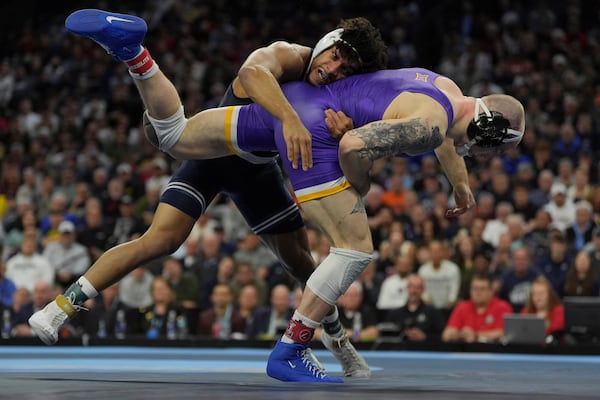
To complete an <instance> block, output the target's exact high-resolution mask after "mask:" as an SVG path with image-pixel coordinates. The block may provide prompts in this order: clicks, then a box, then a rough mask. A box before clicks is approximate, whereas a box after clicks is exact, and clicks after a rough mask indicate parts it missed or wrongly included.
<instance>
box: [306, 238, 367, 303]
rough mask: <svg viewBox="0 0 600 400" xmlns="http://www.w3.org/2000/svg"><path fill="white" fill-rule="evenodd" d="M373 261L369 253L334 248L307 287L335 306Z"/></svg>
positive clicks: (307, 283)
mask: <svg viewBox="0 0 600 400" xmlns="http://www.w3.org/2000/svg"><path fill="white" fill-rule="evenodd" d="M372 259H373V255H372V254H369V253H363V252H361V251H355V250H346V249H338V248H335V247H332V248H331V249H330V250H329V255H328V256H327V257H326V258H325V259H324V260H323V262H322V263H321V264H320V265H319V266H318V267H317V269H315V271H314V272H313V273H312V275H311V276H310V278H309V279H308V281H307V282H306V286H308V287H309V288H310V290H312V291H313V293H314V294H316V295H317V296H318V297H319V298H320V299H321V300H323V301H325V302H327V303H328V304H331V305H333V304H335V302H336V301H337V299H338V297H340V296H341V295H343V294H344V293H345V292H346V290H347V289H348V287H349V286H350V284H351V283H352V282H354V281H355V280H356V278H358V276H359V275H360V274H361V273H362V272H363V271H364V270H365V268H367V265H369V263H370V262H371V260H372Z"/></svg>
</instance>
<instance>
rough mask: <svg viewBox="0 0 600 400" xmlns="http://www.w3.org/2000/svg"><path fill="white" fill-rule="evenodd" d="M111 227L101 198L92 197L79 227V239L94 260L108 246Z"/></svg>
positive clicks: (86, 205)
mask: <svg viewBox="0 0 600 400" xmlns="http://www.w3.org/2000/svg"><path fill="white" fill-rule="evenodd" d="M109 229H110V227H109V226H108V224H107V223H106V220H105V219H104V215H103V214H102V204H101V203H100V200H99V199H98V198H97V197H90V198H89V199H88V200H87V201H86V202H85V214H84V217H83V220H82V222H81V223H80V224H79V227H78V228H77V241H78V242H79V243H81V244H82V245H84V246H85V247H86V248H87V251H88V253H89V255H90V259H91V261H92V262H94V261H96V260H97V259H98V258H99V257H100V256H101V255H102V254H103V253H104V251H105V250H106V249H107V248H108V246H107V242H108V232H109ZM130 239H131V238H130Z"/></svg>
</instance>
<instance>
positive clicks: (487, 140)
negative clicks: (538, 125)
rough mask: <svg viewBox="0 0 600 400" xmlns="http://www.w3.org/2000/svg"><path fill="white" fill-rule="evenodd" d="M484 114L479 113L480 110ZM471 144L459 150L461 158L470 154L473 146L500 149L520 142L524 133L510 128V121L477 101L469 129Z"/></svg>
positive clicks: (481, 101) (480, 101)
mask: <svg viewBox="0 0 600 400" xmlns="http://www.w3.org/2000/svg"><path fill="white" fill-rule="evenodd" d="M480 107H481V109H482V110H483V112H481V113H480V112H479V108H480ZM467 136H468V138H469V142H468V143H466V144H464V145H463V146H462V147H460V148H458V149H457V152H458V154H459V155H460V156H465V155H467V154H468V153H469V149H470V148H471V147H472V146H473V145H475V144H476V145H477V146H479V147H485V148H490V147H499V146H501V145H502V144H505V143H512V142H517V143H518V142H519V141H520V140H521V138H522V137H523V132H521V131H517V130H515V129H511V128H510V122H508V119H506V117H505V116H504V115H503V114H502V113H501V112H498V111H490V110H489V109H488V108H487V106H486V105H485V104H484V102H483V100H481V99H479V98H478V99H475V116H474V117H473V120H472V121H471V122H470V123H469V126H468V127H467Z"/></svg>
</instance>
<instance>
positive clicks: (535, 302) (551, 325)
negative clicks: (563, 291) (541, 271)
mask: <svg viewBox="0 0 600 400" xmlns="http://www.w3.org/2000/svg"><path fill="white" fill-rule="evenodd" d="M521 314H533V315H537V316H538V317H542V318H544V319H545V320H546V334H548V335H551V334H553V333H558V332H561V331H563V330H564V329H565V308H564V306H563V305H562V302H561V301H560V298H559V297H558V295H557V294H556V291H555V290H554V288H553V287H552V284H551V283H550V281H549V280H548V279H546V277H544V276H542V275H540V276H539V277H538V278H537V279H536V280H535V281H533V283H532V284H531V292H530V294H529V300H528V301H527V304H526V305H525V307H523V309H522V310H521Z"/></svg>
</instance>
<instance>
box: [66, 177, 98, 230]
mask: <svg viewBox="0 0 600 400" xmlns="http://www.w3.org/2000/svg"><path fill="white" fill-rule="evenodd" d="M91 197H92V196H91V193H90V187H89V184H88V183H87V182H82V181H80V182H77V184H76V185H75V192H74V194H73V199H72V200H71V202H70V203H69V212H70V213H71V214H73V215H74V216H75V217H76V218H77V220H78V221H83V220H84V219H85V211H86V210H85V208H86V204H87V201H88V199H90V198H91Z"/></svg>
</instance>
